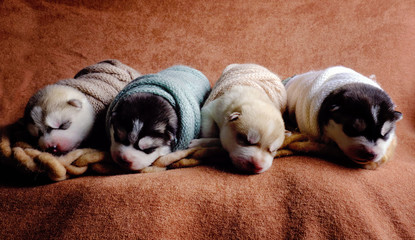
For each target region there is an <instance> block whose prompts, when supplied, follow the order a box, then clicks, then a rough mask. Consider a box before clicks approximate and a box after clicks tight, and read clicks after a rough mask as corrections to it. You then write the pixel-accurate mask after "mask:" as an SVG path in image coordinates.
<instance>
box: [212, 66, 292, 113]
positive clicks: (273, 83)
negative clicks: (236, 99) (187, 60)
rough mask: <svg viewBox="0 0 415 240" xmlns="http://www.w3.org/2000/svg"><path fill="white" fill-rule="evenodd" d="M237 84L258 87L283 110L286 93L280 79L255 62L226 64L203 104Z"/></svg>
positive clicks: (285, 102)
mask: <svg viewBox="0 0 415 240" xmlns="http://www.w3.org/2000/svg"><path fill="white" fill-rule="evenodd" d="M237 85H242V86H250V87H254V88H257V89H259V90H260V91H262V92H263V93H264V94H266V95H268V97H269V98H270V99H271V101H272V102H273V103H274V105H275V106H276V107H277V108H278V109H279V110H281V112H283V111H284V110H285V107H286V104H287V93H286V91H285V88H284V85H283V84H282V83H281V79H280V78H279V77H278V76H277V75H276V74H274V73H272V72H271V71H269V70H268V69H266V68H265V67H262V66H260V65H257V64H231V65H229V66H227V67H226V68H225V70H223V73H222V75H221V77H220V78H219V80H218V81H217V82H216V84H215V86H214V87H213V89H212V92H211V94H210V95H209V97H208V99H207V100H206V102H205V105H206V104H208V103H209V102H211V101H213V100H215V99H216V98H218V97H220V96H222V95H223V94H224V93H225V92H227V91H228V90H229V89H231V88H232V87H234V86H237Z"/></svg>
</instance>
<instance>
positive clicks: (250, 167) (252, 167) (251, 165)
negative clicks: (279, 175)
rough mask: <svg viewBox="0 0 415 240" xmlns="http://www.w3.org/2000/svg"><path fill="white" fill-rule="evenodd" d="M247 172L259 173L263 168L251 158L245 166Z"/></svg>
mask: <svg viewBox="0 0 415 240" xmlns="http://www.w3.org/2000/svg"><path fill="white" fill-rule="evenodd" d="M246 167H247V169H246V170H247V171H249V172H253V173H259V172H261V171H262V169H263V167H262V166H261V164H260V163H259V162H258V161H257V160H256V159H254V158H252V159H251V160H250V161H248V162H247V164H246Z"/></svg>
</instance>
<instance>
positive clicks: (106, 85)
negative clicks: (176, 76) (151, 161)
mask: <svg viewBox="0 0 415 240" xmlns="http://www.w3.org/2000/svg"><path fill="white" fill-rule="evenodd" d="M138 76H140V74H139V73H138V72H137V71H136V70H134V69H133V68H131V67H129V66H127V65H125V64H123V63H121V62H120V61H118V60H106V61H102V62H99V63H97V64H94V65H91V66H88V67H86V68H84V69H82V70H81V71H80V72H78V73H77V74H76V75H75V77H74V78H73V79H65V80H61V81H59V82H57V83H56V84H52V85H48V86H46V87H44V88H43V89H41V90H39V91H38V92H37V93H36V94H35V95H34V96H32V97H31V98H30V100H29V102H28V104H27V105H26V109H25V115H24V122H25V125H26V127H27V130H28V131H29V133H30V135H32V136H33V137H35V138H36V139H37V143H38V145H39V147H40V149H41V150H43V151H49V152H51V153H54V154H63V153H67V152H69V151H71V150H73V149H75V148H77V147H78V146H80V144H81V143H85V142H84V141H85V140H86V139H87V138H88V136H92V135H93V139H92V138H91V142H90V143H88V147H91V146H93V147H99V146H100V147H103V145H104V144H105V143H102V142H100V141H99V140H101V139H103V138H102V137H100V136H101V135H102V132H105V131H104V129H105V113H106V110H107V107H108V106H109V104H110V103H111V102H112V100H113V99H114V97H115V96H116V95H117V94H118V92H119V91H121V89H123V88H124V86H125V85H127V84H128V83H129V82H131V81H132V80H133V79H135V78H137V77H138ZM91 131H92V133H93V134H91ZM102 136H103V137H104V139H105V134H104V135H102ZM97 140H98V141H97Z"/></svg>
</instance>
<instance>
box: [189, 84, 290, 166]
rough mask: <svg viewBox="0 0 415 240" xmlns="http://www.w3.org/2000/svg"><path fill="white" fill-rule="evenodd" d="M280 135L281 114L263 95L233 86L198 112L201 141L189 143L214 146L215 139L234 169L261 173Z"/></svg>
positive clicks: (271, 155) (274, 149)
mask: <svg viewBox="0 0 415 240" xmlns="http://www.w3.org/2000/svg"><path fill="white" fill-rule="evenodd" d="M284 132H285V128H284V122H283V119H282V116H281V112H280V111H279V110H278V109H277V108H276V107H275V106H274V105H273V104H272V102H271V101H270V100H269V99H268V97H267V96H266V95H264V94H262V93H261V92H260V91H259V90H257V89H255V88H252V87H246V86H235V87H233V88H231V90H230V91H229V92H228V93H227V94H225V95H222V96H221V97H219V98H218V99H216V100H214V101H212V102H211V103H210V104H208V105H207V106H205V107H204V108H203V109H202V139H198V140H196V141H193V142H192V143H193V146H195V145H204V144H214V143H215V142H216V143H217V140H215V139H212V138H215V137H219V140H220V143H221V144H222V146H223V148H224V149H225V150H227V151H228V152H229V156H230V158H231V160H232V163H233V164H234V165H235V166H236V167H237V168H239V169H241V170H243V171H246V172H249V173H262V172H264V171H266V170H267V169H269V168H270V167H271V165H272V162H273V159H274V157H275V155H276V153H277V150H278V149H279V147H280V146H281V145H282V143H283V141H284V137H285V135H284ZM203 138H205V139H203Z"/></svg>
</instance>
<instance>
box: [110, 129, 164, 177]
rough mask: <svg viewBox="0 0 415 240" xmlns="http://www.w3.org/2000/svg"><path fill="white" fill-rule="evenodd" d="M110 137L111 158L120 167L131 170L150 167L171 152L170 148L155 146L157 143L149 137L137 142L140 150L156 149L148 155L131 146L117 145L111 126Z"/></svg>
mask: <svg viewBox="0 0 415 240" xmlns="http://www.w3.org/2000/svg"><path fill="white" fill-rule="evenodd" d="M110 136H111V149H110V151H111V157H112V159H113V160H114V161H115V162H116V163H118V164H119V165H120V166H122V167H124V168H126V169H128V170H132V171H139V170H141V169H143V168H145V167H148V166H150V165H151V164H152V163H153V162H154V161H155V160H156V159H157V158H159V157H160V156H163V155H166V154H168V153H170V152H171V149H170V146H161V147H157V146H159V145H156V144H157V143H156V142H155V141H153V140H152V138H150V137H144V138H142V139H140V141H139V147H140V149H148V148H151V147H157V148H156V150H155V151H154V152H152V153H150V154H146V153H145V152H143V151H140V150H137V149H135V148H134V147H133V145H132V144H130V145H128V146H125V145H123V144H121V143H118V142H117V141H115V139H114V129H113V126H111V128H110Z"/></svg>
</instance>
